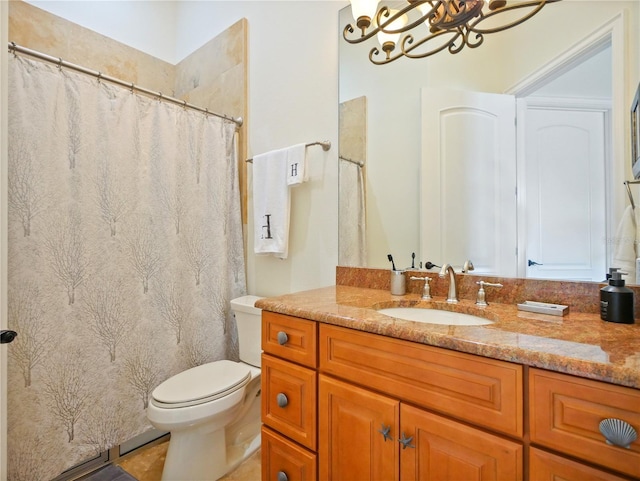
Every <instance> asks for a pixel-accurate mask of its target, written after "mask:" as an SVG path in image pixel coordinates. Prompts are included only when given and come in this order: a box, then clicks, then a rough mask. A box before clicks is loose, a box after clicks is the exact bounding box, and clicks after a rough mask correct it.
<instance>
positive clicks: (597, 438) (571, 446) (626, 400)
mask: <svg viewBox="0 0 640 481" xmlns="http://www.w3.org/2000/svg"><path fill="white" fill-rule="evenodd" d="M529 391H530V396H531V401H530V408H529V410H530V425H531V443H532V444H535V445H538V446H541V447H545V448H549V449H553V450H555V451H558V452H559V453H562V454H566V455H568V456H572V457H576V458H578V459H582V460H584V461H587V462H589V463H593V464H596V465H598V466H603V467H605V468H609V469H611V470H614V471H617V472H620V473H623V474H626V475H629V476H633V477H634V478H636V479H637V478H640V440H638V439H636V440H635V441H634V442H633V443H631V445H630V446H629V447H628V448H626V447H621V446H615V445H611V444H608V443H607V442H606V440H605V438H604V436H603V435H602V433H601V432H600V430H599V424H600V422H601V421H602V420H604V419H619V420H621V421H624V422H626V423H629V424H630V425H631V426H632V427H634V428H635V430H636V431H638V430H639V428H640V391H638V390H637V389H631V388H627V387H623V386H615V385H612V384H607V383H603V382H600V381H594V380H590V379H583V378H579V377H574V376H568V375H565V374H560V373H555V372H550V371H543V370H541V369H533V368H532V369H530V372H529ZM573 479H583V478H573ZM611 479H613V478H611Z"/></svg>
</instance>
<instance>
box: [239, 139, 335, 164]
mask: <svg viewBox="0 0 640 481" xmlns="http://www.w3.org/2000/svg"><path fill="white" fill-rule="evenodd" d="M312 145H321V146H322V150H324V151H325V152H326V151H327V150H329V149H330V148H331V141H330V140H325V141H323V142H311V143H310V144H306V145H305V147H311V146H312ZM246 161H247V162H249V163H253V157H252V158H250V159H247V160H246Z"/></svg>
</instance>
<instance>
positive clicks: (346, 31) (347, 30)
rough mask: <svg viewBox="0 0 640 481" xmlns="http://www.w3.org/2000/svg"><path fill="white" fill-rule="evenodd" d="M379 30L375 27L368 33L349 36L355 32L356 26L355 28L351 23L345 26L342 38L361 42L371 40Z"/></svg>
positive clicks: (351, 41) (352, 41)
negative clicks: (353, 36)
mask: <svg viewBox="0 0 640 481" xmlns="http://www.w3.org/2000/svg"><path fill="white" fill-rule="evenodd" d="M378 30H379V29H374V30H372V31H371V32H369V33H368V34H366V35H362V36H357V37H355V38H349V36H348V35H349V34H352V33H354V32H355V28H353V25H351V24H349V25H347V26H346V27H344V30H343V31H342V38H344V39H345V40H346V41H347V42H349V43H360V42H364V41H365V40H369V39H370V38H371V37H373V36H374V35H375V34H376V33H378Z"/></svg>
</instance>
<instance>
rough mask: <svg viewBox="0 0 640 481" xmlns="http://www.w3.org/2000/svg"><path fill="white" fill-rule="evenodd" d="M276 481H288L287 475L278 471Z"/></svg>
mask: <svg viewBox="0 0 640 481" xmlns="http://www.w3.org/2000/svg"><path fill="white" fill-rule="evenodd" d="M278 481H289V477H288V476H287V473H285V472H284V471H278Z"/></svg>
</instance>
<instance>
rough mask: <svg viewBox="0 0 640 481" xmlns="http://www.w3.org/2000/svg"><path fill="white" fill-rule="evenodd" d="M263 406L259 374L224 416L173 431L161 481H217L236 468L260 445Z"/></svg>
mask: <svg viewBox="0 0 640 481" xmlns="http://www.w3.org/2000/svg"><path fill="white" fill-rule="evenodd" d="M260 409H261V404H260V376H259V375H256V376H255V377H254V378H253V379H252V381H251V382H250V384H249V385H248V386H247V389H246V391H245V399H244V401H243V402H242V403H239V404H238V405H237V406H236V407H235V408H234V409H232V410H230V411H227V412H226V413H225V416H224V417H223V418H220V417H219V416H218V417H216V418H215V419H214V420H212V421H210V422H209V423H205V424H203V425H201V426H198V427H194V426H186V427H185V429H176V430H173V431H171V438H170V440H169V448H168V450H167V457H166V459H165V463H164V469H163V471H162V481H194V480H197V481H214V480H217V479H219V478H221V477H222V476H224V475H225V474H227V473H228V472H229V471H231V470H232V469H234V468H236V467H237V466H238V465H239V464H240V463H241V462H242V461H244V460H245V459H246V458H247V457H249V456H250V455H251V454H253V453H254V452H255V451H256V450H257V449H258V448H259V447H260V440H261V436H260V426H261V421H260ZM229 421H231V422H229Z"/></svg>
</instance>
